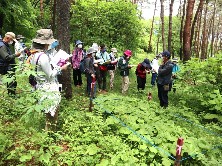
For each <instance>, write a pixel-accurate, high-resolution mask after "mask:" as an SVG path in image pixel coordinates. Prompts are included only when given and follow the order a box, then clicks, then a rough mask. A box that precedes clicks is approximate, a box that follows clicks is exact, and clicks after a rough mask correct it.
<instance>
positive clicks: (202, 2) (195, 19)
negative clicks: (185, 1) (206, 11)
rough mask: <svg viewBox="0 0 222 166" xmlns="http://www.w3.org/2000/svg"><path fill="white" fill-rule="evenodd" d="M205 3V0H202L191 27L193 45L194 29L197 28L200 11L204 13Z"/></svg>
mask: <svg viewBox="0 0 222 166" xmlns="http://www.w3.org/2000/svg"><path fill="white" fill-rule="evenodd" d="M203 4H204V0H200V2H199V5H198V8H197V11H196V13H195V16H194V19H193V23H192V28H191V38H190V44H191V47H192V45H193V44H192V42H193V35H194V29H195V25H196V21H197V18H198V16H199V15H200V13H202V10H203Z"/></svg>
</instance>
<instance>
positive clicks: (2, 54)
mask: <svg viewBox="0 0 222 166" xmlns="http://www.w3.org/2000/svg"><path fill="white" fill-rule="evenodd" d="M14 67H15V54H12V53H11V50H10V48H9V45H8V44H7V43H4V42H3V41H2V40H0V74H6V73H7V72H8V71H14V70H15V69H14Z"/></svg>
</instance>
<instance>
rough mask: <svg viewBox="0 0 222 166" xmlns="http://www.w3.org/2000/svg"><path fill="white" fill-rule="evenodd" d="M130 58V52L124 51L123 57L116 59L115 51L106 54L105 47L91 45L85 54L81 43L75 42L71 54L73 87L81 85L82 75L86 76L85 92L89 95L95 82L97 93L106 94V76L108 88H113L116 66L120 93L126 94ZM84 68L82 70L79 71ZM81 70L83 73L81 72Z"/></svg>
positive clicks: (114, 49)
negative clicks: (120, 88)
mask: <svg viewBox="0 0 222 166" xmlns="http://www.w3.org/2000/svg"><path fill="white" fill-rule="evenodd" d="M131 56H132V51H131V50H125V51H124V52H123V56H122V57H120V58H117V49H116V48H112V49H111V52H110V53H108V52H107V50H106V46H105V45H104V44H101V45H100V46H99V45H98V44H97V43H93V45H92V47H90V48H89V49H88V50H87V51H86V53H85V52H84V50H83V42H81V41H80V40H77V41H76V42H75V49H74V50H73V53H72V67H73V81H74V85H75V86H77V87H78V86H81V85H82V74H83V73H84V74H85V76H86V80H87V81H86V82H87V85H86V91H87V94H88V95H90V94H91V87H92V86H91V84H92V83H94V84H95V81H96V83H97V84H98V91H99V92H107V74H109V75H110V81H109V82H110V84H109V88H110V90H112V89H113V88H114V77H115V70H116V68H117V66H118V68H119V69H120V75H121V76H122V77H123V79H122V93H126V92H127V90H128V87H129V77H128V76H129V69H130V68H131V67H132V66H131V65H129V59H130V57H131ZM82 66H83V67H82ZM81 68H84V69H81ZM81 70H83V71H81ZM94 88H95V89H94V93H93V96H92V97H93V98H94V97H95V94H96V86H94Z"/></svg>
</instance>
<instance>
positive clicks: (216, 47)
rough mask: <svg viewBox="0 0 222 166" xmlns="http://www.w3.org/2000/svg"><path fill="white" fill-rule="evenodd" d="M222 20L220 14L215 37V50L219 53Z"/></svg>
mask: <svg viewBox="0 0 222 166" xmlns="http://www.w3.org/2000/svg"><path fill="white" fill-rule="evenodd" d="M221 21H222V16H219V20H218V23H217V26H216V28H217V29H216V31H217V32H216V39H215V42H214V52H215V53H218V44H219V43H218V42H219V35H220V28H219V27H220V26H221Z"/></svg>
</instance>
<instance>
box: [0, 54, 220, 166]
mask: <svg viewBox="0 0 222 166" xmlns="http://www.w3.org/2000/svg"><path fill="white" fill-rule="evenodd" d="M144 57H145V56H144V55H143V56H141V57H140V58H139V60H138V61H142V60H143V59H144ZM138 61H132V64H133V63H136V62H138ZM190 63H191V64H190V65H193V63H196V62H193V63H192V62H190ZM205 63H206V62H205ZM203 65H207V64H203ZM199 67H201V66H199ZM181 68H182V69H183V72H181V73H180V74H179V75H178V80H177V81H176V84H175V85H174V87H176V89H177V90H176V93H173V92H169V107H168V108H167V109H163V108H161V107H160V106H159V101H158V97H157V87H151V85H150V77H151V75H148V76H147V84H146V88H145V90H144V91H142V92H138V91H137V88H136V77H135V74H134V72H135V69H134V68H133V69H131V73H130V87H129V91H128V93H127V94H126V95H122V94H121V77H120V76H119V73H118V70H117V71H116V77H115V84H114V89H113V90H112V91H111V90H109V89H108V88H107V89H108V90H109V92H108V93H106V94H103V93H97V95H96V96H97V97H96V99H95V100H93V104H94V107H93V111H92V112H89V101H90V99H89V98H88V97H86V94H85V84H83V86H82V87H73V98H72V99H70V100H66V99H65V98H62V101H61V104H60V111H59V122H58V125H57V131H56V132H45V131H44V124H45V117H44V113H43V112H42V111H41V110H42V109H43V107H44V106H43V105H39V104H38V102H37V98H38V93H37V92H36V93H34V92H32V91H31V88H30V86H29V85H27V83H26V82H27V74H25V72H24V73H21V75H19V74H18V75H17V80H18V82H19V84H18V88H17V90H18V95H17V97H15V98H12V97H9V96H8V95H7V93H6V89H5V86H3V85H1V90H0V91H1V92H2V93H1V94H2V96H1V97H0V104H1V109H0V165H53V166H54V165H64V166H66V165H77V166H80V165H81V166H82V165H93V166H94V165H97V166H106V165H107V166H111V165H113V166H119V165H120V166H121V165H124V166H130V165H132V166H134V165H138V166H139V165H140V166H141V165H144V166H145V165H151V166H157V165H159V166H162V165H164V166H169V165H173V164H174V158H175V153H176V143H177V139H178V138H179V137H182V138H183V139H184V145H183V149H182V161H181V165H184V166H188V165H194V166H195V165H196V166H199V165H206V166H208V165H212V166H213V165H215V166H216V165H222V161H221V157H222V156H221V141H222V140H221V133H222V132H221V123H220V117H221V115H220V105H219V104H218V102H220V96H221V94H220V86H217V85H215V82H214V81H212V80H213V77H211V78H210V80H211V84H209V83H208V82H207V79H202V77H197V76H196V74H195V73H194V74H193V75H192V77H191V76H190V77H189V76H188V78H186V75H187V72H189V67H187V68H186V67H184V66H182V64H181ZM195 70H199V68H196V69H195ZM201 71H202V70H201ZM204 74H205V73H202V75H204ZM218 74H219V73H218ZM19 76H20V77H19ZM107 78H109V77H108V76H107ZM185 78H186V79H185ZM193 78H195V80H196V82H197V83H198V84H196V85H193V84H192V81H193ZM199 79H201V80H202V81H197V80H199ZM183 80H185V82H184V81H183ZM186 80H189V81H186ZM83 81H84V83H85V77H83ZM217 81H218V85H220V83H221V82H220V80H217ZM107 82H108V80H107ZM107 85H108V84H107ZM206 87H207V88H206ZM217 87H219V88H218V89H219V90H216V89H217ZM206 90H207V93H210V98H209V99H210V100H207V98H206V97H207V95H206V93H205V92H206ZM148 92H151V93H152V100H149V101H148V100H147V93H148ZM211 100H212V101H211Z"/></svg>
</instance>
